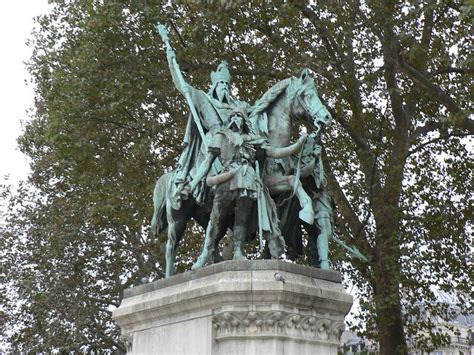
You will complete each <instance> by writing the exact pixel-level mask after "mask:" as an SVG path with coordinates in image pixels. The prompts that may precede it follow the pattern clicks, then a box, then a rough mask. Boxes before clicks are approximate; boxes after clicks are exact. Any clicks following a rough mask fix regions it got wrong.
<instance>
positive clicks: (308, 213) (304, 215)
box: [298, 208, 314, 224]
mask: <svg viewBox="0 0 474 355" xmlns="http://www.w3.org/2000/svg"><path fill="white" fill-rule="evenodd" d="M298 217H300V219H301V220H302V221H303V222H306V223H308V224H314V212H313V210H312V209H310V208H303V209H302V210H300V212H299V213H298Z"/></svg>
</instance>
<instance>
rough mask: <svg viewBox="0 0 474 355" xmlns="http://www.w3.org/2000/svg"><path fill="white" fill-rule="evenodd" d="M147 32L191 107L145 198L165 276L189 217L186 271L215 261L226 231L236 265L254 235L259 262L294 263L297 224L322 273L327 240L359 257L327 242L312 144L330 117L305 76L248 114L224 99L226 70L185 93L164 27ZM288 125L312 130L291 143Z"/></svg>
mask: <svg viewBox="0 0 474 355" xmlns="http://www.w3.org/2000/svg"><path fill="white" fill-rule="evenodd" d="M156 31H157V32H158V33H159V35H160V36H161V39H162V40H163V43H164V45H165V48H166V54H167V60H168V64H169V68H170V71H171V75H172V78H173V82H174V84H175V86H176V88H177V89H178V90H179V91H180V92H181V93H182V94H183V95H184V97H185V99H186V102H187V104H188V106H189V109H190V118H189V120H188V124H187V127H186V132H185V136H184V142H183V143H184V144H183V146H184V149H183V151H182V153H181V156H180V159H179V161H178V164H177V167H176V169H175V170H174V171H173V172H171V173H168V174H165V175H164V176H162V177H160V179H159V180H158V181H157V184H156V187H155V192H154V196H153V200H154V215H153V221H152V230H153V233H154V234H155V235H157V234H159V233H160V232H161V231H163V230H167V233H168V239H167V244H166V277H169V276H171V275H172V274H173V264H174V259H175V255H176V248H177V245H178V243H179V240H180V238H181V235H182V234H183V233H184V229H185V227H186V224H187V222H188V220H189V219H190V218H194V219H195V220H196V221H197V222H198V223H199V224H200V225H202V226H203V227H204V228H205V229H206V234H205V238H204V244H203V248H202V251H201V255H200V256H199V258H198V260H197V261H196V263H195V264H194V265H193V268H200V267H202V266H204V265H206V264H208V263H211V262H218V261H220V260H222V257H221V256H220V253H219V248H218V245H219V242H220V240H221V239H222V238H223V237H224V236H225V235H226V233H227V230H228V229H231V230H232V236H233V238H232V239H233V246H234V259H241V258H244V256H243V253H242V245H243V243H244V242H245V240H248V239H249V238H255V237H256V236H257V235H258V237H259V238H260V245H261V246H262V247H263V244H264V242H266V246H267V247H268V254H269V255H268V256H270V257H273V258H279V257H280V256H281V255H282V254H283V253H286V255H287V257H289V258H290V259H295V258H296V257H297V256H298V253H297V251H296V250H297V249H298V248H295V247H294V245H295V240H301V238H299V239H298V233H301V228H295V227H296V226H298V225H303V226H304V227H305V228H306V229H307V231H308V234H309V236H310V242H311V243H315V244H316V247H315V248H314V250H315V255H312V259H310V260H314V262H311V264H312V265H313V266H317V267H320V268H322V269H329V260H328V240H329V239H330V238H332V239H333V240H335V241H336V242H337V243H338V244H340V245H342V246H343V247H344V248H345V249H347V250H348V251H349V252H350V253H351V254H353V255H355V256H357V257H359V258H361V259H364V257H363V255H361V254H360V252H359V251H358V250H357V249H355V248H351V247H349V246H347V245H345V244H344V243H343V242H342V241H340V240H339V239H337V238H335V237H334V235H333V218H332V216H333V203H332V200H331V198H330V196H329V193H328V190H327V187H326V178H325V175H324V169H323V165H322V159H321V147H320V145H319V144H318V143H317V142H318V141H319V137H318V135H319V134H320V132H321V131H322V129H323V128H324V127H325V126H327V125H328V124H329V123H330V122H331V116H330V114H329V112H328V111H327V109H326V107H325V106H324V105H323V104H322V103H321V101H320V100H319V97H318V94H317V90H316V87H315V84H314V80H313V79H312V78H311V76H310V74H309V72H308V71H307V70H306V69H305V70H303V71H302V72H301V75H300V76H299V77H290V78H288V79H285V80H282V81H280V82H278V83H276V84H275V85H274V86H273V87H271V88H270V89H269V90H268V91H267V92H266V93H265V94H264V95H262V97H261V98H260V99H259V100H257V101H256V102H255V104H254V105H253V106H250V105H249V104H247V103H246V102H243V101H239V100H237V99H235V98H233V97H232V96H231V94H230V78H231V77H230V72H229V69H228V66H227V63H226V62H222V63H221V64H219V66H218V67H217V69H216V71H214V72H212V73H211V89H210V90H209V91H208V92H204V91H202V90H198V89H195V88H194V87H192V86H191V85H189V84H188V83H187V82H186V81H185V80H184V77H183V75H182V73H181V71H180V68H179V65H178V63H177V61H176V55H175V52H174V50H173V49H172V47H171V45H170V43H169V39H168V34H167V31H166V29H165V27H164V26H162V25H161V24H159V23H158V24H157V25H156ZM295 118H298V119H301V120H303V121H306V122H307V123H308V124H309V125H310V126H311V127H312V128H313V131H312V132H311V134H310V135H309V136H308V137H306V135H302V136H301V137H300V139H299V140H298V141H297V142H296V143H294V144H290V143H291V142H290V135H291V128H292V126H293V125H294V124H295V122H293V120H294V119H295ZM295 203H297V204H299V207H300V209H299V211H298V213H297V215H295V214H294V213H292V211H294V208H295ZM308 243H309V242H308ZM309 244H310V243H309Z"/></svg>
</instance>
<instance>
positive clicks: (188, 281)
mask: <svg viewBox="0 0 474 355" xmlns="http://www.w3.org/2000/svg"><path fill="white" fill-rule="evenodd" d="M275 273H278V274H279V275H281V276H282V277H283V279H284V282H283V281H278V280H277V279H280V278H279V277H278V276H279V275H278V274H277V277H275ZM340 281H341V280H340V275H339V273H337V272H336V271H327V270H320V269H315V268H310V267H306V266H301V265H296V264H291V263H287V262H284V261H278V260H254V261H248V260H244V261H226V262H223V263H219V264H215V265H211V266H208V267H205V268H202V269H200V270H197V271H190V272H186V273H184V274H181V275H176V276H173V277H171V278H169V279H166V280H160V281H156V282H152V283H150V284H146V285H141V286H138V287H134V288H131V289H128V290H125V293H124V298H123V300H122V303H121V305H120V307H119V308H117V309H116V310H115V311H114V312H113V318H114V320H115V321H116V322H117V323H118V325H119V326H120V328H121V329H122V334H123V339H124V340H125V341H126V342H127V343H128V348H129V349H128V353H129V354H203V355H209V354H225V355H231V354H259V355H263V354H298V355H304V354H334V355H335V354H337V348H338V346H339V339H340V336H341V333H342V331H343V329H344V316H345V315H346V314H347V312H348V311H349V309H350V307H351V305H352V297H351V296H350V295H348V294H346V293H345V292H344V289H343V288H342V285H341V282H340Z"/></svg>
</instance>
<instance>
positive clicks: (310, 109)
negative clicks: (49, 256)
mask: <svg viewBox="0 0 474 355" xmlns="http://www.w3.org/2000/svg"><path fill="white" fill-rule="evenodd" d="M294 118H302V119H304V120H305V121H307V122H309V123H310V124H311V125H312V126H313V128H314V129H315V132H316V134H317V133H318V132H319V131H320V130H321V129H322V127H323V126H324V125H327V124H328V123H329V122H330V120H331V116H330V114H329V112H328V111H327V109H326V108H325V106H324V105H323V104H322V103H321V101H320V100H319V97H318V95H317V90H316V86H315V84H314V80H313V79H312V78H311V76H310V74H309V72H308V70H307V69H304V70H303V71H302V72H301V75H300V76H299V77H290V78H287V79H284V80H282V81H280V82H278V83H276V84H275V85H274V86H273V87H272V88H270V89H269V90H268V91H267V92H266V93H265V94H264V95H263V96H262V97H261V98H260V99H259V100H258V101H257V102H256V103H255V105H254V106H253V107H252V109H251V111H250V121H251V122H253V127H252V129H253V131H254V132H257V133H258V134H260V135H262V136H264V137H267V138H268V142H269V144H270V145H271V146H273V147H277V148H281V147H286V146H288V145H289V143H290V137H291V127H292V124H293V119H294ZM294 168H295V164H294V163H293V162H291V160H289V159H285V160H283V159H278V160H274V159H267V162H266V164H265V172H264V183H265V185H266V186H267V187H268V189H269V190H270V193H271V194H272V196H275V197H279V196H281V195H282V194H285V193H288V192H290V193H291V192H293V194H294V195H296V197H297V199H298V201H299V203H300V205H301V207H302V209H301V210H300V211H299V214H298V216H299V218H300V219H302V220H303V221H305V222H306V224H307V225H312V224H314V217H315V216H314V212H313V207H312V205H313V204H314V203H313V200H312V198H311V197H310V196H309V195H308V194H307V193H306V191H305V190H304V188H303V187H302V185H301V183H300V181H299V177H300V176H301V177H305V176H309V175H310V174H311V172H310V171H307V170H308V169H306V170H304V169H302V171H301V172H297V173H296V174H294V175H293V174H290V172H291V170H292V169H293V170H294ZM296 170H298V168H296ZM174 177H175V172H170V173H167V174H164V175H163V176H161V177H160V178H159V179H158V181H157V183H156V185H155V190H154V194H153V202H154V213H153V220H152V231H153V234H154V235H155V236H157V235H159V234H160V233H161V232H162V231H163V230H165V229H167V232H168V239H167V242H166V277H170V276H171V275H172V274H173V268H174V260H175V256H176V248H177V246H178V244H179V241H180V239H181V237H182V235H183V233H184V231H185V229H186V225H187V222H188V221H189V219H191V218H194V219H195V220H196V222H197V223H198V224H199V225H201V227H203V228H204V229H205V230H206V228H207V224H208V223H209V215H210V208H206V206H208V204H205V205H204V208H203V207H201V206H199V205H198V204H197V202H196V200H195V199H194V197H193V196H192V195H191V196H189V198H188V199H186V200H180V199H179V198H178V199H176V198H175V197H176V193H175V191H176V190H177V189H176V188H175V187H174V186H173V184H174V182H175V179H174ZM211 199H212V197H211ZM210 205H212V204H210ZM289 223H294V221H293V220H292V219H285V220H284V221H283V223H282V226H283V227H282V230H284V229H285V228H286V226H288V225H289ZM287 229H288V228H287ZM225 233H226V231H225V230H222V231H220V233H219V235H220V237H219V238H217V239H216V241H215V244H214V251H213V258H214V262H216V261H219V260H221V257H220V254H219V252H218V248H217V246H218V243H219V241H220V240H221V239H222V238H223V237H224V235H225ZM288 239H289V238H288V237H286V236H285V240H288ZM292 243H293V242H292ZM290 244H291V243H290Z"/></svg>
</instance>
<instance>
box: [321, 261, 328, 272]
mask: <svg viewBox="0 0 474 355" xmlns="http://www.w3.org/2000/svg"><path fill="white" fill-rule="evenodd" d="M319 268H320V269H321V270H329V261H328V260H321V263H320V264H319Z"/></svg>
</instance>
